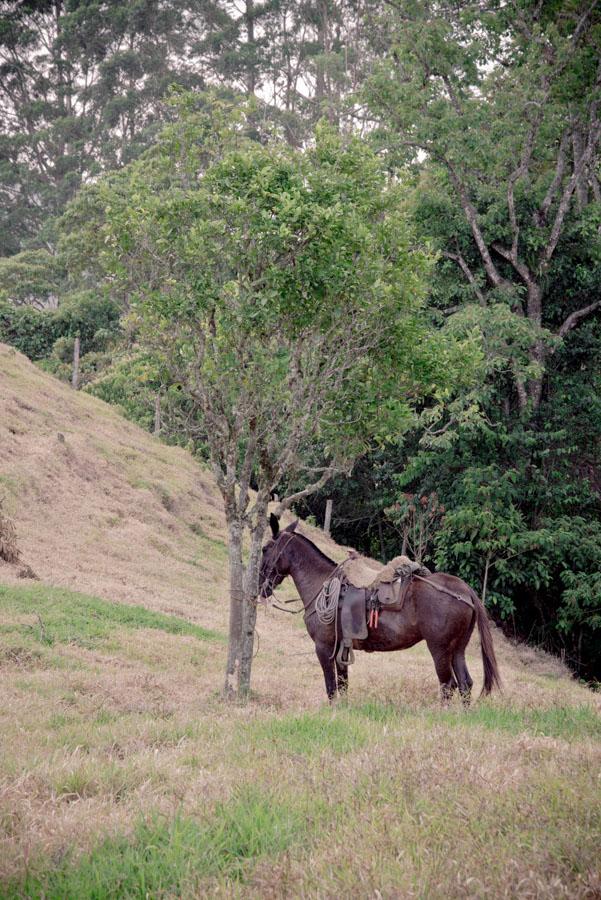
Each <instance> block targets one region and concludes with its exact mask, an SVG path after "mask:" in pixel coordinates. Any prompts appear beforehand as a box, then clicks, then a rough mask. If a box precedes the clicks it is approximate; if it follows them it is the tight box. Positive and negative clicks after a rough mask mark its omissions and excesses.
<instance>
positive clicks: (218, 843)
mask: <svg viewBox="0 0 601 900" xmlns="http://www.w3.org/2000/svg"><path fill="white" fill-rule="evenodd" d="M306 829H307V819H306V815H305V812H304V810H303V809H302V807H301V806H300V805H299V804H298V803H297V804H293V805H291V804H288V803H284V802H281V801H277V800H275V799H274V798H273V797H269V796H267V795H265V794H260V793H259V792H258V791H257V790H256V789H255V788H245V789H242V790H240V791H239V792H238V794H237V795H236V796H235V797H234V798H233V799H232V800H230V801H229V802H227V803H223V804H220V805H218V806H217V807H216V809H215V811H214V813H213V815H212V816H211V818H210V819H207V820H206V821H204V822H199V821H196V820H194V819H192V818H190V817H185V816H181V815H180V816H176V817H175V818H174V819H173V820H171V821H166V820H164V819H159V818H155V819H153V820H150V821H147V822H142V823H141V824H139V825H138V827H137V828H136V830H135V833H134V835H133V837H132V838H131V839H127V838H125V837H120V838H112V839H108V840H106V841H105V842H104V843H102V844H101V845H99V846H98V847H97V848H96V849H95V850H93V851H92V852H91V853H89V854H87V855H85V856H83V857H80V858H79V859H72V858H70V857H68V858H66V859H65V860H63V861H62V863H61V864H60V865H59V866H58V867H55V868H53V867H49V868H48V869H46V871H43V872H37V873H30V874H28V875H27V876H26V879H25V882H24V883H23V884H22V885H16V884H13V885H11V886H10V887H8V886H7V888H5V893H3V889H2V887H0V896H1V897H6V898H8V897H11V896H15V895H19V894H21V895H24V896H27V897H29V898H44V900H52V898H55V900H59V898H60V900H65V898H73V900H75V898H77V900H103V898H109V897H119V898H133V897H139V898H144V897H149V896H151V897H163V896H195V895H196V896H199V894H196V891H195V886H197V885H198V884H199V882H201V881H202V880H203V879H206V878H209V877H211V876H222V877H226V878H228V879H230V880H233V881H240V880H242V879H243V878H244V875H245V872H246V871H247V870H248V868H249V866H250V864H252V862H253V861H256V860H257V859H259V858H261V857H263V856H266V855H275V854H277V853H281V852H282V851H284V850H285V849H286V848H287V847H288V846H290V844H292V843H293V842H295V841H297V840H299V839H300V838H301V837H302V836H303V834H305V832H306Z"/></svg>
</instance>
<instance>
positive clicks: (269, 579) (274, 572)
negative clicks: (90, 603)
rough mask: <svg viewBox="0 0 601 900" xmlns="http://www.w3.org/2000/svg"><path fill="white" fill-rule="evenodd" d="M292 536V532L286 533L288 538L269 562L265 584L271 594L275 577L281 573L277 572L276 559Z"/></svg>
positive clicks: (283, 576) (273, 589)
mask: <svg viewBox="0 0 601 900" xmlns="http://www.w3.org/2000/svg"><path fill="white" fill-rule="evenodd" d="M293 537H294V532H290V533H289V534H288V535H287V538H288V539H287V541H286V543H285V544H284V546H283V547H282V548H281V549H280V552H279V553H278V555H277V556H276V558H275V559H274V561H273V563H272V564H271V569H270V572H269V576H268V577H267V578H266V579H265V582H266V584H267V587H268V588H269V590H270V591H271V594H273V592H274V591H275V585H274V581H275V579H276V578H277V577H278V575H281V574H282V573H281V572H278V570H277V563H278V560H279V558H280V556H281V555H282V553H283V552H284V550H285V549H286V547H287V546H288V544H289V543H290V541H291V540H292V538H293ZM285 577H286V576H285V575H282V579H284V578H285ZM265 599H266V600H267V597H265ZM285 612H291V610H289V609H287V610H285Z"/></svg>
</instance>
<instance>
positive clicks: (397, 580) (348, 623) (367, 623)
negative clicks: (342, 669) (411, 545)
mask: <svg viewBox="0 0 601 900" xmlns="http://www.w3.org/2000/svg"><path fill="white" fill-rule="evenodd" d="M340 570H341V571H340V575H339V577H340V581H341V588H340V594H339V599H338V616H339V633H340V634H341V635H342V640H341V642H340V649H339V650H338V654H337V656H336V661H337V662H338V663H339V664H340V665H342V666H350V665H351V664H352V663H353V662H354V661H355V654H354V653H353V641H354V640H359V641H364V640H365V639H366V638H367V637H368V636H369V629H370V628H371V629H372V630H375V629H376V628H377V627H378V620H379V615H380V611H381V610H382V609H387V610H398V611H400V610H402V608H403V605H404V603H405V596H406V594H407V589H408V588H409V585H410V584H411V582H412V580H413V576H414V575H421V576H422V577H427V576H428V575H431V574H432V573H431V572H430V570H429V569H426V567H425V566H422V565H421V564H420V563H417V562H414V561H413V560H411V559H409V557H407V556H395V557H394V559H392V560H390V562H389V563H387V565H385V566H383V565H381V564H380V563H376V562H374V561H373V560H367V559H365V557H357V556H351V557H350V558H349V559H348V560H346V561H345V562H344V563H342V565H341V567H340Z"/></svg>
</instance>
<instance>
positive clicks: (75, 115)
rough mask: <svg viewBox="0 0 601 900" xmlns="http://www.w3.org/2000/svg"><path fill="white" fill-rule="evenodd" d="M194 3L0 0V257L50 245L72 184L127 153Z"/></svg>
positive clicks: (198, 24) (167, 73)
mask: <svg viewBox="0 0 601 900" xmlns="http://www.w3.org/2000/svg"><path fill="white" fill-rule="evenodd" d="M202 7H203V4H202V3H200V2H194V0H193V2H188V3H186V2H183V0H170V2H162V0H135V2H133V3H121V2H118V0H97V2H89V0H72V2H65V0H26V2H25V0H24V2H5V3H2V5H1V6H0V133H1V137H0V208H1V209H2V214H1V217H0V255H8V254H12V253H15V252H17V251H18V250H20V249H22V248H23V247H27V246H36V247H40V246H46V247H50V248H51V247H52V245H53V236H52V229H51V226H50V222H51V221H52V220H53V218H54V217H55V216H57V215H59V214H60V213H61V212H62V211H63V209H64V207H65V204H66V202H67V201H68V199H69V198H70V197H71V196H73V194H74V192H75V191H76V190H77V188H78V187H79V185H80V184H81V183H82V181H85V180H86V178H89V177H91V176H93V175H95V174H97V173H98V172H99V171H102V170H103V169H107V168H114V167H115V166H118V165H121V164H123V163H124V162H127V161H128V160H129V159H132V158H134V157H135V156H136V155H137V154H138V153H139V152H140V149H141V148H142V147H144V146H146V145H147V144H148V142H149V139H150V137H151V136H152V134H153V133H154V131H155V129H156V124H157V122H158V120H159V103H160V99H161V97H162V96H163V94H164V93H165V91H166V90H167V88H168V87H169V85H170V84H171V83H173V82H178V83H180V84H186V85H192V84H199V83H201V82H202V77H201V76H202V71H201V67H200V66H199V64H198V62H197V61H193V60H191V59H190V56H189V48H190V43H191V40H192V38H197V31H198V30H202V28H203V19H202V16H201V12H202Z"/></svg>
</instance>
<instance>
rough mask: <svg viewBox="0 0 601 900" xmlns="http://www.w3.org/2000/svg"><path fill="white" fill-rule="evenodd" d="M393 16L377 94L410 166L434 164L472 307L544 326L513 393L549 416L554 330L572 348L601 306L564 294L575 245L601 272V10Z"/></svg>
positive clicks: (449, 8) (443, 6)
mask: <svg viewBox="0 0 601 900" xmlns="http://www.w3.org/2000/svg"><path fill="white" fill-rule="evenodd" d="M389 6H390V8H391V12H390V19H389V24H390V26H391V30H392V34H393V37H392V40H391V46H390V52H389V54H388V58H387V59H386V61H385V62H383V63H382V65H381V66H380V67H379V69H378V71H377V73H376V74H375V75H374V77H373V79H372V80H371V82H370V85H369V88H368V91H367V96H368V98H369V101H370V103H371V106H372V109H373V110H374V111H375V112H376V114H378V115H379V116H380V117H381V123H382V131H383V132H385V133H386V136H385V138H384V139H385V140H386V142H387V144H388V146H389V149H391V150H392V152H393V153H396V154H397V159H399V156H400V158H402V159H404V160H405V161H410V160H413V161H415V159H416V154H418V153H421V154H426V156H427V160H428V161H429V165H428V167H427V168H428V172H429V174H428V180H427V181H425V182H424V183H423V184H422V186H421V188H422V193H423V194H425V195H426V197H427V198H431V197H432V194H433V193H435V194H436V197H437V201H436V202H437V203H438V206H439V209H438V213H439V214H438V217H437V218H436V219H435V220H434V217H433V220H432V226H433V228H434V230H435V232H436V236H437V238H438V245H439V247H440V250H441V251H442V254H443V256H444V257H445V258H446V259H447V260H450V261H452V263H453V265H455V266H456V267H457V271H458V272H461V275H462V277H463V278H464V279H465V281H466V284H467V286H468V288H469V291H468V293H469V295H470V296H471V299H472V302H474V303H475V304H477V305H479V306H481V307H484V308H485V307H487V306H488V305H490V304H491V303H494V302H502V303H504V304H505V305H506V306H508V307H509V308H510V309H511V311H512V313H513V315H514V316H515V317H516V327H517V319H518V318H521V319H524V321H525V322H526V323H527V324H528V326H529V327H530V346H529V359H530V364H531V366H530V371H529V373H528V374H527V377H525V378H524V376H523V372H517V371H516V372H514V373H513V386H514V393H515V397H516V399H517V404H518V406H519V408H520V410H521V411H522V412H523V413H525V412H526V410H527V409H531V410H534V411H536V410H537V409H538V407H539V405H540V402H541V397H542V391H543V383H544V372H545V367H546V365H547V363H548V361H549V359H550V358H551V356H552V354H553V353H554V351H555V348H556V347H557V345H558V341H557V340H552V339H551V340H550V339H549V332H551V333H552V335H554V336H555V337H556V338H559V339H562V338H564V337H565V336H566V335H567V334H568V333H569V332H570V331H571V330H572V329H573V328H575V327H576V326H577V325H579V323H581V322H582V321H583V320H584V319H585V318H586V317H587V316H590V315H592V314H593V313H594V312H596V311H597V310H598V309H600V308H601V301H600V300H599V298H598V296H596V295H595V296H586V295H585V296H584V297H583V296H582V292H580V293H579V295H576V296H570V295H569V294H568V295H566V296H564V297H560V298H558V300H559V302H558V303H557V302H556V301H555V298H554V296H553V283H554V281H555V279H556V278H557V274H558V272H557V269H558V257H559V256H560V255H561V253H562V252H565V250H566V248H567V247H568V246H569V245H570V244H573V243H574V241H577V242H579V243H580V244H581V245H582V243H583V242H584V245H585V246H588V247H589V248H590V250H589V257H590V262H591V264H592V265H593V266H594V267H595V268H596V269H597V272H598V271H599V258H600V251H601V240H600V235H599V227H598V226H599V221H600V217H601V205H600V203H601V186H600V183H599V177H598V176H599V171H598V160H599V156H598V152H599V141H600V138H601V117H600V114H599V104H600V102H601V66H600V64H599V59H600V58H601V54H600V50H601V38H600V34H601V31H600V21H599V15H598V5H597V4H596V3H583V2H579V0H570V2H568V3H561V4H554V3H551V4H544V3H531V2H528V0H526V2H520V3H512V4H505V3H501V2H494V3H492V4H486V5H484V6H482V5H481V4H478V3H473V2H471V0H470V2H462V3H459V4H455V3H453V4H451V3H447V2H444V0H443V2H437V3H434V4H432V3H429V2H420V0H416V2H411V3H400V2H399V3H394V2H393V3H391V4H389ZM430 203H431V205H432V201H431V199H430ZM443 210H444V213H445V214H444V215H440V213H441V212H443Z"/></svg>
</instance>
